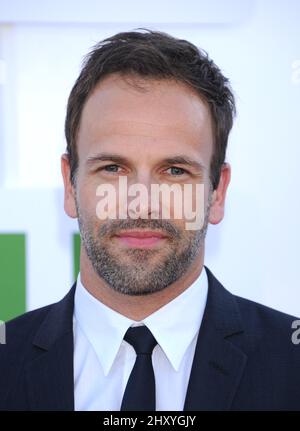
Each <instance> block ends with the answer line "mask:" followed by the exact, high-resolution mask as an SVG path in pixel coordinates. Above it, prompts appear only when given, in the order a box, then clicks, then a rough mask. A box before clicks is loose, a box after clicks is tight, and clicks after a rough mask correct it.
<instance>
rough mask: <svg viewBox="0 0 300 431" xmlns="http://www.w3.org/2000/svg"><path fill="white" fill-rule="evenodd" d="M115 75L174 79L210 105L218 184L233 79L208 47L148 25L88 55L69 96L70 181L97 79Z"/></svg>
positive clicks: (213, 181) (214, 173) (214, 182)
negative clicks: (86, 107) (84, 113)
mask: <svg viewBox="0 0 300 431" xmlns="http://www.w3.org/2000/svg"><path fill="white" fill-rule="evenodd" d="M112 73H120V74H123V75H135V76H139V77H143V78H150V79H151V78H152V79H175V80H176V81H179V82H182V83H185V84H186V85H188V86H189V87H191V88H193V89H194V90H196V91H197V92H198V94H199V96H200V97H201V98H202V99H203V100H204V101H205V102H206V103H207V104H208V106H209V109H210V113H211V116H212V120H213V133H214V149H213V155H212V159H211V164H210V180H211V184H212V187H213V189H215V188H216V187H217V186H218V184H219V180H220V173H221V168H222V165H223V164H224V161H225V155H226V148H227V142H228V135H229V132H230V130H231V128H232V124H233V118H234V115H235V101H234V96H233V93H232V90H231V87H230V84H229V81H228V79H227V78H226V77H225V76H224V75H223V74H222V72H221V70H220V69H219V68H218V67H217V66H216V64H215V63H214V62H213V61H212V60H211V59H210V58H209V56H208V54H207V53H206V52H205V51H204V50H202V49H199V48H197V47H196V46H195V45H193V44H192V43H190V42H188V41H186V40H183V39H177V38H175V37H173V36H170V35H168V34H166V33H163V32H158V31H152V30H149V29H144V28H142V29H137V30H135V31H131V32H122V33H118V34H116V35H114V36H112V37H109V38H107V39H104V40H103V41H101V42H99V43H98V44H97V45H95V46H94V48H93V49H92V51H91V52H90V53H89V54H88V55H87V56H86V57H85V58H84V62H83V66H82V70H81V73H80V75H79V77H78V78H77V80H76V82H75V84H74V87H73V88H72V91H71V93H70V96H69V99H68V105H67V115H66V121H65V135H66V140H67V153H68V156H69V162H70V170H71V181H72V183H73V184H75V176H76V170H77V167H78V154H77V149H76V139H77V134H78V130H79V126H80V119H81V114H82V110H83V107H84V104H85V103H86V101H87V99H88V97H89V96H90V95H91V93H92V91H93V90H94V88H95V87H96V85H97V84H98V83H99V81H100V80H102V79H103V78H104V77H105V76H107V75H110V74H112Z"/></svg>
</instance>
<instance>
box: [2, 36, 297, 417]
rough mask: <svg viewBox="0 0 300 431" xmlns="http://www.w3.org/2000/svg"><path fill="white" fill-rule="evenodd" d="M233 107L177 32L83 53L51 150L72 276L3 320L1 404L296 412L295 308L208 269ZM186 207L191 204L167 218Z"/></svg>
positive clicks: (220, 210) (226, 175)
mask: <svg viewBox="0 0 300 431" xmlns="http://www.w3.org/2000/svg"><path fill="white" fill-rule="evenodd" d="M234 113H235V104H234V97H233V95H232V92H231V89H230V86H229V83H228V80H227V79H226V78H225V77H224V76H223V75H222V73H221V71H220V70H219V69H218V67H217V66H216V65H215V64H214V63H213V62H212V61H211V60H210V59H209V58H208V56H207V55H206V54H205V53H204V52H202V51H201V50H198V49H197V48H196V47H195V46H194V45H192V44H190V43H189V42H187V41H184V40H178V39H175V38H173V37H171V36H169V35H167V34H164V33H160V32H153V31H148V30H146V31H135V32H128V33H120V34H117V35H115V36H113V37H111V38H109V39H106V40H104V41H103V42H101V43H99V44H98V45H97V46H96V47H95V48H94V49H93V51H92V52H91V53H90V54H89V55H88V56H87V58H86V61H85V63H84V66H83V69H82V71H81V73H80V76H79V78H78V79H77V81H76V83H75V85H74V87H73V89H72V91H71V94H70V97H69V101H68V107H67V116H66V123H65V131H66V139H67V153H66V154H64V155H63V156H62V160H61V164H62V174H63V180H64V188H65V201H64V205H65V211H66V213H67V214H68V215H69V216H70V217H74V218H76V217H77V218H78V222H79V228H80V235H81V256H80V274H79V276H78V279H77V282H76V283H75V284H74V286H73V287H72V289H71V290H70V291H69V293H68V294H67V295H66V296H65V298H64V299H62V300H61V301H60V302H58V303H57V304H53V305H50V306H47V307H44V308H42V309H39V310H36V311H33V312H30V313H27V314H25V315H24V316H21V317H19V318H17V319H14V320H12V321H11V322H9V323H8V324H7V328H6V330H7V334H6V339H7V344H6V345H3V346H1V351H0V369H1V377H0V407H1V409H4V410H74V409H75V410H122V411H129V410H148V411H154V410H186V411H187V410H229V409H232V410H277V409H278V410H286V409H287V410H289V409H296V410H297V409H299V407H300V377H299V376H300V373H299V371H300V369H299V364H300V347H297V345H296V344H294V343H293V342H292V341H291V336H292V322H293V320H294V319H293V318H292V317H290V316H288V315H285V314H283V313H280V312H277V311H274V310H272V309H269V308H267V307H265V306H262V305H259V304H256V303H254V302H251V301H248V300H245V299H242V298H239V297H236V296H234V295H232V294H230V293H229V292H228V291H227V290H225V288H224V287H223V286H222V285H221V284H220V282H219V281H218V280H217V279H216V278H215V277H214V275H213V274H212V273H211V272H210V270H209V269H208V268H206V267H205V266H204V240H205V234H206V229H207V226H208V223H211V224H217V223H219V222H220V221H221V220H222V218H223V216H224V204H225V197H226V191H227V187H228V184H229V181H230V166H229V164H228V163H226V162H225V153H226V146H227V141H228V135H229V132H230V129H231V127H232V122H233V117H234ZM124 181H126V184H125V182H124ZM122 184H123V185H126V193H125V192H124V189H121V185H122ZM154 185H158V186H161V185H163V186H164V187H163V188H162V189H163V190H164V191H165V192H168V191H169V192H170V191H172V193H171V194H172V196H175V195H176V193H175V192H178V193H179V195H177V198H176V199H175V197H174V199H173V200H172V199H169V200H168V199H167V198H166V194H165V195H164V194H163V193H162V192H163V190H161V193H158V195H157V196H158V200H157V201H156V204H155V205H154V204H153V202H154V201H155V200H154V198H153V196H154V191H153V190H154V189H153V186H154ZM187 185H189V186H190V188H188V187H186V186H187ZM130 187H132V188H131V192H129V191H128V190H129V188H130ZM122 190H123V191H122ZM105 191H106V193H105ZM127 191H128V193H127ZM134 191H135V192H134ZM137 191H139V193H137ZM188 191H190V192H191V193H190V194H188ZM145 192H147V193H145ZM180 193H182V194H180ZM138 195H140V196H138ZM141 196H143V197H141ZM178 196H179V197H178ZM138 197H139V199H138ZM169 197H170V194H169ZM136 199H137V200H138V202H137V201H136ZM183 201H184V202H183ZM182 203H183V204H184V205H186V206H185V207H184V208H186V207H188V206H190V207H192V208H195V207H196V211H194V212H192V211H187V212H184V213H182V212H181V216H178V212H177V210H179V209H180V208H179V207H180V205H181V204H182ZM152 204H153V205H152ZM181 209H182V208H181ZM167 210H169V215H170V217H167V216H165V215H166V213H168V211H167ZM193 214H194V216H195V218H196V219H197V217H198V216H199V215H200V218H198V222H199V220H201V223H198V224H196V225H193V224H192V223H191V220H192V217H190V216H191V215H193ZM188 222H189V223H188ZM195 226H196V228H195ZM251 265H252V266H253V267H254V268H252V269H251V270H254V271H255V262H253V263H251Z"/></svg>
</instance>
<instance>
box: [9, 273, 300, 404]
mask: <svg viewBox="0 0 300 431" xmlns="http://www.w3.org/2000/svg"><path fill="white" fill-rule="evenodd" d="M206 270H207V274H208V282H209V289H208V298H207V305H206V309H205V313H204V316H203V321H202V324H201V328H200V331H199V336H198V340H197V346H196V351H195V356H194V360H193V365H192V371H191V376H190V380H189V385H188V390H187V394H186V399H185V406H184V410H186V411H188V410H194V411H195V410H300V344H299V345H295V344H293V343H292V340H291V335H292V331H293V330H292V327H291V325H292V321H293V320H294V319H295V318H293V317H292V316H288V315H286V314H283V313H280V312H278V311H275V310H272V309H270V308H268V307H265V306H263V305H260V304H257V303H254V302H252V301H249V300H246V299H243V298H240V297H237V296H234V295H232V294H231V293H229V292H228V291H227V290H226V289H225V288H224V287H223V286H222V285H221V284H220V282H219V281H218V280H217V279H216V278H215V277H214V276H213V274H212V273H211V272H210V271H209V270H208V269H207V268H206ZM75 287H76V286H75V284H74V286H73V287H72V289H71V290H70V291H69V293H68V294H67V295H66V296H65V297H64V298H63V299H62V300H61V301H60V302H58V303H56V304H53V305H49V306H46V307H43V308H41V309H38V310H35V311H32V312H29V313H26V314H24V315H23V316H20V317H18V318H16V319H14V320H12V321H10V322H9V323H8V324H7V327H6V342H7V344H6V345H0V410H74V382H73V327H72V317H73V306H74V292H75ZM187 311H188V310H187ZM174 337H176V334H174ZM87 384H88V383H87ZM170 396H171V394H170Z"/></svg>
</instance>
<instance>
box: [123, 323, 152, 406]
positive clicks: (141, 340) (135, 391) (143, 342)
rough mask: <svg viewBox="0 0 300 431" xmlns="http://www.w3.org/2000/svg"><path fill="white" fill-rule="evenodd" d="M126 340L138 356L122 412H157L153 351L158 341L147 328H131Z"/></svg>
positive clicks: (125, 394)
mask: <svg viewBox="0 0 300 431" xmlns="http://www.w3.org/2000/svg"><path fill="white" fill-rule="evenodd" d="M124 340H126V341H127V342H128V343H129V344H131V345H132V347H133V348H134V350H135V352H136V355H137V356H136V360H135V364H134V367H133V369H132V371H131V374H130V376H129V379H128V382H127V385H126V388H125V392H124V396H123V400H122V405H121V411H126V410H128V411H136V410H137V411H155V379H154V371H153V366H152V351H153V349H154V347H155V346H156V344H157V341H156V340H155V338H154V337H153V335H152V333H151V331H150V330H149V329H148V328H147V327H146V326H135V327H132V328H129V329H128V331H127V332H126V334H125V336H124Z"/></svg>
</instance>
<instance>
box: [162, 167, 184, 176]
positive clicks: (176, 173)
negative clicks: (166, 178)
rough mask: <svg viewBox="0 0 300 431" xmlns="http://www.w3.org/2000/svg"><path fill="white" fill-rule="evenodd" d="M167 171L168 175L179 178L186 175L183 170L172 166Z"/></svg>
mask: <svg viewBox="0 0 300 431" xmlns="http://www.w3.org/2000/svg"><path fill="white" fill-rule="evenodd" d="M167 171H170V172H169V173H170V174H171V175H174V176H179V175H183V174H186V173H187V172H186V170H185V169H182V168H178V167H177V166H172V167H171V168H169V169H167Z"/></svg>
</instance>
